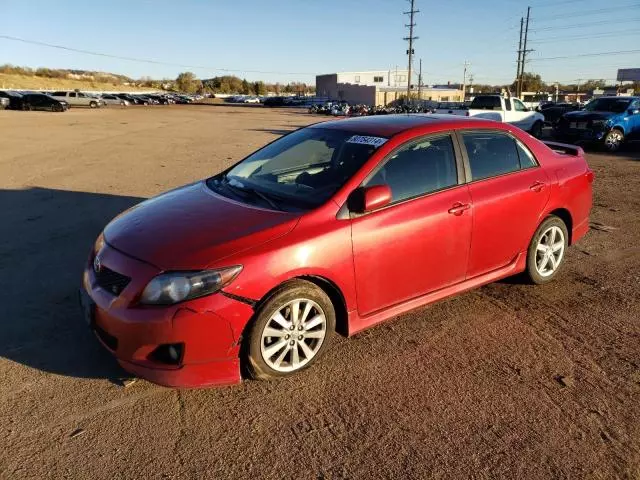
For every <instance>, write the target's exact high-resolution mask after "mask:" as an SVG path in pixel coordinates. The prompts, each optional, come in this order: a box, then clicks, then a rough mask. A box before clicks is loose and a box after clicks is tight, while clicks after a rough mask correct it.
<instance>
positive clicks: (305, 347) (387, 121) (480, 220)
mask: <svg viewBox="0 0 640 480" xmlns="http://www.w3.org/2000/svg"><path fill="white" fill-rule="evenodd" d="M592 181H593V172H592V171H591V170H590V169H589V167H588V166H587V163H586V162H585V159H584V155H583V151H582V149H580V148H579V147H573V146H566V145H560V144H553V143H551V144H550V147H549V146H547V145H545V144H543V143H541V142H540V141H538V140H536V139H534V138H533V137H531V136H530V135H527V134H525V133H524V132H522V131H521V130H519V129H517V128H514V127H513V126H511V125H509V124H504V123H496V122H491V121H486V120H481V119H474V118H466V117H452V116H446V117H445V116H440V117H438V116H422V115H388V116H371V117H358V118H352V119H346V120H339V121H330V122H323V123H318V124H315V125H312V126H309V127H306V128H303V129H300V130H297V131H296V132H294V133H291V134H289V135H286V136H284V137H282V138H280V139H278V140H276V141H275V142H273V143H271V144H269V145H267V146H265V147H263V148H261V149H259V150H258V151H256V152H255V153H253V154H251V155H249V156H248V157H247V158H245V159H244V160H242V161H240V162H239V163H237V164H236V165H234V166H232V167H231V168H229V169H227V170H225V171H224V172H222V173H220V174H217V175H215V176H213V177H211V178H209V179H206V180H203V181H199V182H195V183H192V184H190V185H186V186H184V187H181V188H177V189H175V190H172V191H170V192H168V193H165V194H163V195H160V196H158V197H156V198H153V199H151V200H147V201H145V202H143V203H141V204H139V205H137V206H135V207H133V208H132V209H130V210H129V211H127V212H126V213H124V214H121V215H118V216H117V217H116V218H115V219H114V220H112V221H111V223H109V224H108V225H107V226H106V228H105V229H104V231H103V233H102V234H100V236H99V238H98V239H97V241H96V242H95V245H94V247H93V249H92V251H91V253H90V255H89V257H88V261H87V263H86V265H85V268H84V273H83V287H82V289H81V294H80V297H81V304H82V306H83V311H84V314H85V319H86V321H87V322H88V324H89V325H90V326H91V328H92V329H93V330H94V331H95V333H96V335H97V337H98V339H99V340H100V341H101V342H102V344H103V345H104V346H105V347H106V348H107V349H109V350H110V351H111V352H112V353H113V354H114V355H115V357H116V358H117V359H118V361H119V362H120V363H121V364H122V366H124V368H125V369H127V370H129V371H130V372H132V373H133V374H135V375H137V376H141V377H144V378H147V379H149V380H151V381H153V382H156V383H160V384H163V385H169V386H180V387H195V386H204V385H215V384H230V383H237V382H239V381H240V380H241V373H240V372H241V365H242V366H243V367H244V369H245V370H246V371H248V372H250V374H251V375H252V376H253V377H255V378H259V379H273V378H278V377H285V376H289V375H291V374H293V373H295V372H298V371H300V370H302V369H304V368H306V367H308V366H309V365H311V364H312V363H314V362H315V361H316V360H317V359H318V358H319V357H320V356H321V354H322V352H323V351H325V350H326V349H327V346H328V344H329V342H330V340H331V336H332V334H333V333H334V330H336V329H337V330H338V331H340V332H342V333H345V334H347V335H353V334H354V333H356V332H359V331H361V330H363V329H365V328H368V327H371V326H373V325H375V324H377V323H379V322H382V321H385V320H388V319H390V318H392V317H394V316H397V315H399V314H401V313H403V312H406V311H409V310H411V309H414V308H417V307H420V306H422V305H426V304H429V303H431V302H435V301H437V300H440V299H443V298H446V297H448V296H451V295H454V294H457V293H460V292H463V291H466V290H469V289H471V288H475V287H478V286H480V285H483V284H486V283H489V282H493V281H496V280H498V279H500V278H504V277H508V276H512V275H515V274H518V273H520V272H524V273H525V275H526V276H527V278H528V279H529V280H530V281H531V282H533V283H536V284H541V283H546V282H549V281H551V280H553V279H554V278H556V276H557V275H558V273H559V271H560V270H561V269H562V265H563V264H564V259H565V256H566V250H567V247H568V246H569V245H571V244H574V243H575V242H577V241H578V240H579V239H580V238H582V236H583V235H584V234H585V233H586V232H587V230H588V228H589V211H590V208H591V196H592V193H591V190H592V185H591V183H592Z"/></svg>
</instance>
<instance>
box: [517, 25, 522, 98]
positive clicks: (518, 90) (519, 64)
mask: <svg viewBox="0 0 640 480" xmlns="http://www.w3.org/2000/svg"><path fill="white" fill-rule="evenodd" d="M523 28H524V17H520V42H519V43H518V68H517V70H516V97H519V96H520V67H521V65H522V29H523Z"/></svg>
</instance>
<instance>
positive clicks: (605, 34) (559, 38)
mask: <svg viewBox="0 0 640 480" xmlns="http://www.w3.org/2000/svg"><path fill="white" fill-rule="evenodd" d="M622 35H640V30H635V29H634V30H623V31H618V32H602V33H594V34H585V33H582V34H579V35H566V36H556V37H546V38H542V39H541V40H531V43H549V42H553V43H556V42H560V41H563V40H583V39H585V40H588V39H591V38H606V37H617V36H622Z"/></svg>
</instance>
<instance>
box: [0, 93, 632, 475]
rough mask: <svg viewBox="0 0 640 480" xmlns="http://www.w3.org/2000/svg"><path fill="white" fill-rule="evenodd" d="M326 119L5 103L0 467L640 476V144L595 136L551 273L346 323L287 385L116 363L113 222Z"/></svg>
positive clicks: (239, 111) (62, 471)
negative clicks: (182, 383) (587, 206)
mask: <svg viewBox="0 0 640 480" xmlns="http://www.w3.org/2000/svg"><path fill="white" fill-rule="evenodd" d="M317 120H318V119H317V118H314V117H312V116H309V115H307V114H304V113H300V112H294V111H291V110H269V109H262V108H243V107H227V106H190V105H185V106H171V107H163V106H156V107H148V108H144V107H131V108H129V109H120V108H112V109H104V110H99V111H94V110H82V109H72V110H71V111H69V112H66V113H61V114H53V113H46V112H12V111H0V206H1V208H0V286H1V288H0V305H1V307H0V311H1V315H0V385H1V387H0V478H2V479H18V478H38V479H40V478H74V479H78V478H91V479H120V478H127V479H129V478H216V479H220V478H233V479H238V478H249V479H257V478H273V479H280V478H299V479H328V478H364V479H372V478H452V479H458V478H509V479H516V478H517V479H524V478H530V479H542V478H640V213H639V212H640V151H639V149H638V148H637V147H635V149H629V150H628V151H626V152H624V153H621V154H619V155H615V156H612V155H602V154H595V153H590V154H589V155H588V161H589V163H590V165H591V167H592V168H593V169H594V170H595V172H596V176H597V177H596V183H595V198H594V201H595V206H594V210H593V218H592V220H593V221H594V222H599V223H600V224H602V225H605V226H610V227H613V228H612V229H605V230H606V231H605V230H595V229H594V230H591V231H590V232H589V234H588V235H587V236H586V238H585V239H584V240H583V241H582V242H580V243H579V244H578V245H577V246H575V247H573V248H571V249H570V251H569V253H568V258H567V263H566V265H565V269H564V271H563V272H562V274H561V275H560V277H559V278H558V279H557V281H555V282H553V283H551V284H548V285H545V286H538V287H535V286H529V285H522V284H519V283H517V282H513V281H504V282H500V283H495V284H492V285H489V286H486V287H483V288H481V289H479V290H476V291H473V292H470V293H467V294H464V295H461V296H459V297H456V298H453V299H450V300H447V301H444V302H441V303H438V304H436V305H433V306H431V307H428V308H424V309H421V310H418V311H415V312H413V313H410V314H407V315H403V316H402V317H400V318H398V319H396V320H393V321H391V322H388V323H386V324H383V325H381V326H378V327H376V328H373V329H371V330H369V331H366V332H364V333H362V334H359V335H356V336H355V337H353V338H351V339H344V338H338V339H337V340H336V341H335V342H334V343H333V345H332V347H331V348H330V350H329V351H328V352H327V354H326V355H325V356H324V357H323V359H322V361H321V362H320V363H319V364H318V365H316V366H314V368H312V369H309V370H307V371H305V372H303V373H301V374H300V375H298V376H296V377H294V378H291V379H287V380H284V381H280V382H276V383H265V382H256V381H246V382H244V384H242V385H240V386H237V387H230V388H220V389H209V390H184V391H178V390H170V389H166V388H162V387H158V386H155V385H153V384H150V383H147V382H145V381H142V380H139V381H137V382H136V383H134V384H132V385H130V386H127V387H124V386H123V385H122V383H121V382H120V381H119V379H120V378H122V377H123V375H124V374H123V372H122V371H121V370H120V369H119V368H118V367H117V366H116V364H115V362H114V360H113V359H112V358H111V356H110V355H109V354H108V353H107V352H105V351H104V350H103V349H102V347H101V346H100V345H99V344H98V342H97V341H96V340H95V338H93V337H92V334H91V333H90V332H89V331H88V330H87V329H86V327H85V325H84V324H83V323H82V319H81V316H80V313H79V308H78V305H77V298H76V292H77V288H78V286H79V285H80V273H81V268H82V264H83V261H84V259H85V257H86V255H87V253H88V251H89V248H90V246H91V245H92V243H93V241H94V239H95V237H96V236H97V235H98V233H99V232H100V230H101V228H102V227H103V226H104V225H105V224H106V223H107V221H108V220H109V219H111V218H112V217H113V216H114V215H115V214H117V213H118V212H120V211H122V210H123V209H125V208H127V207H128V206H130V205H132V204H134V203H136V202H138V201H140V200H141V199H144V198H147V197H150V196H152V195H155V194H157V193H160V192H162V191H164V190H167V189H169V188H172V187H174V186H178V185H181V184H184V183H187V182H190V181H193V180H196V179H199V178H203V177H206V176H209V175H210V174H213V173H215V172H217V171H219V170H220V169H222V168H223V167H224V166H226V165H228V164H230V163H231V162H234V161H235V160H237V159H239V158H241V157H242V156H243V155H245V154H246V153H248V152H250V151H252V150H253V149H255V148H256V147H258V146H260V145H262V144H264V143H266V142H267V141H269V140H271V139H273V138H275V137H276V136H277V135H280V134H282V133H284V132H286V131H288V130H291V129H293V128H296V127H298V126H302V125H305V124H308V123H311V122H314V121H317Z"/></svg>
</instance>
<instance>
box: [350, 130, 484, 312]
mask: <svg viewBox="0 0 640 480" xmlns="http://www.w3.org/2000/svg"><path fill="white" fill-rule="evenodd" d="M461 160H462V158H461V156H460V153H459V148H458V146H457V143H456V141H455V138H454V137H453V136H452V135H450V134H444V135H442V134H441V135H438V136H428V137H421V138H420V139H418V140H413V141H410V142H408V143H405V144H404V145H403V146H401V147H399V148H398V149H396V150H395V151H394V152H392V153H391V154H390V155H389V156H388V157H387V158H386V159H385V160H383V162H381V164H380V166H379V167H378V168H377V169H376V170H374V172H372V174H371V175H370V176H369V178H368V179H367V180H365V182H363V186H371V185H382V184H384V185H388V186H389V187H390V188H391V192H392V196H393V198H392V202H391V204H390V205H388V206H386V207H384V208H381V209H379V210H376V211H373V212H368V213H365V214H363V215H360V216H357V217H354V218H352V220H351V222H352V231H351V234H352V242H353V261H354V269H355V277H356V293H357V301H358V312H359V313H360V315H368V314H370V313H373V312H375V311H378V310H381V309H384V308H385V307H388V306H391V305H394V304H398V303H401V302H403V301H405V300H409V299H411V298H414V297H417V296H420V295H423V294H425V293H428V292H430V291H434V290H438V289H440V288H443V287H446V286H448V285H451V284H454V283H457V282H460V281H462V280H463V279H464V276H465V272H466V269H467V258H468V254H469V242H470V237H471V208H470V207H471V206H470V197H469V191H468V188H467V186H466V185H465V184H464V182H463V180H462V177H461V176H460V175H459V174H460V172H462V163H461Z"/></svg>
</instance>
